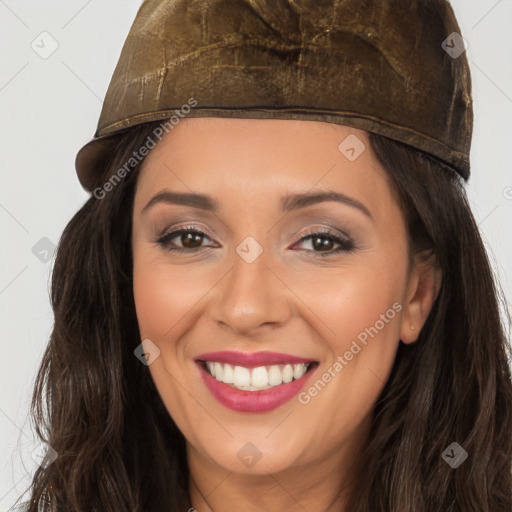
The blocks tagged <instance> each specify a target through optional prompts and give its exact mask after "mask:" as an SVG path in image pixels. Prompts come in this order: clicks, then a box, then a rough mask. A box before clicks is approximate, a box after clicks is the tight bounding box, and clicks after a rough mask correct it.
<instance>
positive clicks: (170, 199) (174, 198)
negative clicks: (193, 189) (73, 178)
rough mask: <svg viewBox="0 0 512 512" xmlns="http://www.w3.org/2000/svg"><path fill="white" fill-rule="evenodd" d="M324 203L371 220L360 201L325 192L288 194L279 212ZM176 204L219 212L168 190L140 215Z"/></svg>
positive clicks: (199, 198)
mask: <svg viewBox="0 0 512 512" xmlns="http://www.w3.org/2000/svg"><path fill="white" fill-rule="evenodd" d="M326 201H335V202H338V203H342V204H345V205H347V206H351V207H353V208H357V209H358V210H359V211H361V212H363V213H364V214H365V215H366V216H367V217H369V218H370V219H372V220H373V217H372V214H371V213H370V210H369V209H368V208H367V207H366V206H365V205H364V204H363V203H361V202H360V201H358V200H357V199H354V198H353V197H350V196H347V195H345V194H342V193H340V192H334V191H327V192H316V193H312V192H307V193H304V194H289V195H287V196H285V197H283V198H281V210H282V211H283V212H291V211H293V210H298V209H300V208H306V207H308V206H312V205H315V204H319V203H323V202H326ZM159 203H164V204H176V205H181V206H189V207H192V208H198V209H200V210H205V211H210V212H214V213H217V212H218V211H219V203H218V201H216V200H215V199H213V198H212V197H210V196H206V195H204V194H192V193H179V192H170V191H169V190H162V191H161V192H159V193H158V194H156V195H155V196H154V197H153V198H152V199H151V200H150V201H149V202H148V203H147V204H146V206H144V208H143V209H142V212H141V213H145V212H146V211H147V210H149V209H150V208H151V207H153V206H154V205H156V204H159Z"/></svg>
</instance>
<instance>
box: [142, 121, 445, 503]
mask: <svg viewBox="0 0 512 512" xmlns="http://www.w3.org/2000/svg"><path fill="white" fill-rule="evenodd" d="M350 134H355V135H356V136H357V137H358V138H359V139H360V140H361V141H362V142H363V143H364V144H365V146H366V149H365V150H364V151H363V152H362V154H361V155H360V156H359V157H358V158H357V159H356V160H354V161H350V160H349V159H347V158H346V156H345V155H344V154H342V152H341V151H340V150H339V149H338V146H339V144H340V143H341V142H342V141H343V140H344V139H345V138H346V137H347V136H348V135H350ZM164 189H167V190H170V191H173V192H183V193H187V192H188V193H190V192H194V193H201V194H207V195H209V196H211V197H213V198H215V199H216V200H217V201H218V202H219V211H218V212H217V213H212V212H206V211H202V210H199V209H196V208H193V207H189V206H180V205H175V204H165V203H162V202H161V203H157V204H154V205H153V206H152V207H150V208H149V209H147V210H146V211H144V212H143V211H142V210H143V208H144V206H145V205H146V204H147V203H148V202H149V201H150V200H151V199H152V198H153V197H154V196H155V195H156V194H157V193H159V192H161V191H162V190H164ZM326 190H334V191H336V192H340V193H343V194H346V195H348V196H350V197H352V198H354V199H356V200H357V201H359V202H360V203H362V204H363V205H365V206H366V207H367V209H368V210H369V212H370V214H371V217H372V218H369V217H368V216H366V215H365V214H364V213H363V212H362V211H360V210H359V209H357V208H355V207H353V206H350V205H347V204H340V203H337V202H334V201H327V202H323V203H319V204H316V205H312V206H308V207H306V208H302V209H299V210H296V211H291V212H288V213H286V214H284V213H282V211H281V210H280V202H279V201H280V199H281V197H283V196H286V195H287V194H292V193H303V192H319V191H326ZM189 225H192V226H193V227H194V228H196V229H198V230H200V231H203V232H205V233H206V236H205V237H203V238H201V237H199V238H196V239H193V240H192V243H189V245H188V246H186V245H185V244H186V243H187V240H186V239H185V241H184V238H185V237H182V236H179V235H177V236H176V237H175V238H173V239H172V242H170V241H168V242H167V244H168V245H169V246H171V247H181V248H183V247H189V248H194V247H201V248H202V250H201V251H198V252H196V253H194V252H189V253H183V254H177V253H173V252H169V251H168V250H166V249H165V248H164V247H162V246H161V245H159V244H158V243H157V242H155V240H156V239H157V238H158V237H159V235H161V234H162V232H170V231H172V230H176V229H178V228H180V227H184V226H189ZM318 229H327V230H329V231H330V232H331V233H333V234H334V235H336V234H340V233H339V231H337V230H340V231H341V232H342V233H345V235H346V236H348V237H349V238H350V239H351V240H353V241H354V242H355V244H356V248H355V249H354V250H353V251H352V252H338V253H335V252H333V251H334V250H335V249H336V248H338V247H339V245H338V243H336V242H332V243H330V244H329V242H328V239H325V238H321V240H320V242H321V243H323V244H326V248H324V249H322V248H321V247H320V248H318V245H317V248H315V246H314V245H313V240H312V239H311V238H309V239H306V240H303V241H302V242H301V241H300V240H301V238H302V237H303V236H305V235H307V234H311V233H315V232H316V231H317V230H318ZM248 236H251V237H253V238H254V239H255V240H256V241H257V242H258V243H259V244H260V246H261V247H262V248H263V253H262V254H261V255H260V256H259V257H258V258H257V259H256V260H255V261H254V262H252V263H247V262H246V261H245V260H244V259H242V258H241V257H240V256H239V255H238V254H237V252H236V248H237V246H238V245H239V244H240V243H241V242H242V241H243V240H244V239H245V238H246V237H248ZM322 236H323V235H322ZM132 248H133V257H134V267H133V277H134V290H133V291H134V299H135V304H136V310H137V318H138V322H139V327H140V333H141V339H142V340H144V339H147V338H149V339H150V340H151V341H152V342H153V343H154V344H155V345H156V346H157V347H158V349H159V350H160V355H159V357H157V358H156V359H155V360H154V361H153V362H152V363H151V364H150V365H149V366H148V368H149V371H150V373H151V376H152V378H153V380H154V382H155V384H156V387H157V389H158V392H159V394H160V396H161V397H162V399H163V402H164V403H165V406H166V408H167V410H168V411H169V414H170V415H171V416H172V417H173V419H174V421H175V422H176V424H177V425H178V427H179V428H180V430H181V431H182V432H183V434H184V436H185V438H186V440H187V456H188V463H189V467H190V472H191V478H190V495H191V499H192V504H193V506H194V508H195V509H197V510H198V511H199V512H209V511H215V512H219V511H224V510H226V504H229V509H230V510H244V511H247V512H252V511H261V510H265V511H268V512H273V511H282V510H289V511H303V510H310V511H313V510H315V511H323V510H325V511H328V510H329V511H330V510H333V511H334V510H340V509H341V510H343V502H344V498H342V500H340V502H339V503H337V504H336V506H331V507H329V504H330V502H331V500H332V499H333V497H334V496H335V493H336V491H337V490H338V488H339V486H340V485H341V483H342V482H346V483H347V492H349V490H350V489H355V488H356V487H357V481H353V480H354V478H353V477H354V475H356V474H357V471H356V469H357V460H358V459H357V454H358V452H359V451H360V450H361V449H362V447H363V446H364V444H365V442H366V440H367V438H368V429H369V427H370V419H371V411H372V408H373V406H374V405H375V403H376V401H377V399H378V397H379V394H380V393H381V391H382V389H383V387H384V385H385V383H386V381H387V379H388V377H389V374H390V371H391V367H392V364H393V361H394V357H395V354H396V350H397V348H398V345H399V343H400V340H402V342H404V343H413V342H415V341H416V339H417V337H418V335H419V333H420V331H421V328H422V326H423V325H424V322H425V321H426V318H427V316H428V313H429V311H430V309H431V307H432V303H433V301H434V299H435V296H436V294H437V291H438V289H439V285H440V275H439V272H438V271H437V270H436V269H435V267H433V266H432V265H426V264H422V263H420V261H419V259H414V260H413V264H412V265H410V264H409V261H410V260H409V252H408V251H409V249H408V242H407V235H406V224H405V219H404V217H403V214H402V212H401V210H400V209H399V207H398V204H397V202H396V201H395V198H394V196H393V194H392V191H391V188H390V186H389V183H388V178H387V174H386V172H385V171H384V169H383V168H382V167H381V165H380V164H379V163H378V161H377V159H376V156H375V155H374V153H373V152H372V150H371V148H370V144H369V142H368V134H367V133H366V132H364V131H360V130H357V129H354V128H349V127H346V126H341V125H334V124H330V123H322V122H313V121H289V120H248V119H221V118H204V119H193V118H189V119H184V120H182V121H181V122H180V123H179V125H177V126H175V127H174V129H173V130H172V131H170V132H169V134H167V135H166V136H165V137H164V138H163V140H162V141H161V142H160V143H159V144H158V145H157V146H156V148H155V149H153V150H152V151H151V153H150V154H149V155H148V157H147V158H146V160H145V162H144V165H143V166H142V168H141V171H140V176H139V178H138V184H137V189H136V195H135V203H134V209H133V231H132ZM189 250H190V249H189ZM325 252H331V255H330V256H327V257H321V256H318V254H325ZM315 255H316V257H315ZM394 303H399V304H400V305H401V306H402V307H401V311H400V312H398V313H397V314H396V315H395V316H394V318H393V319H390V320H388V322H386V323H385V325H384V327H383V328H381V329H380V330H379V332H378V334H377V335H374V337H373V338H368V343H367V345H366V346H363V348H362V350H361V351H360V352H358V353H357V355H355V356H354V357H353V359H352V360H351V361H349V362H348V364H347V365H346V366H344V367H343V369H342V370H341V371H339V372H338V373H336V372H335V373H336V377H335V378H332V380H331V381H330V382H329V383H328V384H327V385H326V386H325V387H324V388H323V389H322V390H321V391H320V392H319V393H318V394H317V395H316V396H314V397H312V398H311V400H310V401H309V403H307V404H301V403H299V402H298V400H297V399H296V397H295V398H292V399H291V400H290V401H288V402H286V403H285V404H283V405H281V406H280V407H278V408H276V409H274V410H272V411H268V412H266V413H259V414H254V413H242V412H237V411H232V410H230V409H228V408H226V407H224V406H223V405H221V404H220V403H219V402H217V401H216V399H215V398H214V397H213V396H212V395H211V394H210V392H209V391H208V390H207V388H206V387H205V386H204V384H203V382H202V380H201V379H200V375H199V371H198V368H197V366H196V364H195V363H194V358H195V357H196V356H197V355H199V354H201V353H203V352H207V351H215V350H240V351H244V352H258V351H262V350H270V351H276V352H284V353H288V354H292V355H296V356H301V357H305V358H308V359H312V360H316V361H318V362H319V367H318V368H317V369H316V370H315V371H316V375H317V376H318V377H315V378H314V379H313V381H312V382H314V381H315V380H316V379H317V378H319V377H321V375H322V374H323V373H324V372H326V371H327V369H328V368H329V367H331V368H332V366H333V363H334V362H335V361H336V357H337V356H343V354H345V353H346V352H347V350H349V349H350V347H351V344H352V342H353V341H354V340H355V339H357V336H358V334H360V333H361V332H363V331H364V330H365V328H369V327H370V326H374V325H375V324H376V321H377V320H379V318H381V316H380V315H382V314H385V313H386V311H387V310H389V309H390V308H392V305H393V304H394ZM248 442H251V443H252V444H253V445H255V446H256V447H257V448H258V450H259V452H261V454H262V456H261V459H260V460H259V461H258V462H257V463H256V464H255V465H253V466H252V467H246V466H245V465H244V464H243V463H242V462H241V461H240V459H239V458H238V457H237V453H238V451H239V450H240V449H241V448H242V447H243V446H244V445H245V444H246V443H248ZM352 464H355V465H354V466H352Z"/></svg>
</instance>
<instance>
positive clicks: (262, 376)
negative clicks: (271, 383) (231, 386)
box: [237, 366, 268, 388]
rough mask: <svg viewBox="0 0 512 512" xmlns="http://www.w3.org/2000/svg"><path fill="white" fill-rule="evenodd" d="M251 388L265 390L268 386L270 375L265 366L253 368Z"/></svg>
mask: <svg viewBox="0 0 512 512" xmlns="http://www.w3.org/2000/svg"><path fill="white" fill-rule="evenodd" d="M237 384H238V383H237ZM251 386H253V387H255V388H263V387H265V386H268V373H267V369H266V368H265V367H264V366H258V367H257V368H253V370H252V374H251Z"/></svg>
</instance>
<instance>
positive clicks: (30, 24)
mask: <svg viewBox="0 0 512 512" xmlns="http://www.w3.org/2000/svg"><path fill="white" fill-rule="evenodd" d="M140 3H141V2H140V0H139V1H136V0H122V1H121V0H108V1H105V0H103V1H101V0H88V1H87V0H81V1H77V0H65V1H64V0H62V1H34V0H32V1H24V0H17V1H14V0H0V48H2V51H1V54H0V59H1V61H0V114H1V115H0V144H1V146H0V147H1V149H2V150H1V152H0V173H1V184H2V186H1V188H0V233H1V243H0V251H1V253H0V258H1V260H0V261H1V265H0V314H1V323H0V329H1V343H2V349H3V350H2V352H3V354H4V356H5V357H4V358H0V512H5V511H7V510H9V508H10V507H11V506H12V505H13V503H14V501H15V500H16V498H17V497H18V496H19V495H20V494H21V493H22V492H23V491H24V490H25V488H26V486H27V485H28V482H29V476H30V475H31V474H32V473H33V471H34V469H35V467H36V461H37V460H38V456H37V455H35V456H34V458H35V460H34V459H33V458H32V457H31V453H32V451H33V450H34V449H37V447H38V446H37V443H35V441H34V438H33V434H32V430H31V426H30V423H29V420H28V403H29V400H30V394H31V391H32V386H33V383H34V378H35V373H36V371H37V368H38V364H39V362H40V359H41V356H42V353H43V349H44V347H45V345H46V342H47V340H48V336H49V334H50V331H51V326H52V312H51V308H50V305H49V299H48V294H49V291H48V289H49V288H48V285H49V277H50V270H51V265H52V262H53V259H52V255H53V253H52V251H53V246H54V245H55V244H57V242H58V240H59V237H60V234H61V232H62V230H63V229H64V227H65V225H66V224H67V223H68V221H69V220H70V219H71V217H72V216H73V214H74V213H75V212H76V211H77V210H78V209H79V208H80V206H81V205H82V204H83V203H84V201H85V200H86V199H87V197H88V195H87V194H86V193H85V192H84V191H83V190H82V189H81V187H80V185H79V183H78V180H77V178H76V175H75V171H74V159H75V155H76V152H77V151H78V149H79V148H80V147H81V146H82V145H83V144H84V143H86V142H87V141H89V140H90V138H91V137H92V136H93V133H94V131H95V129H96V124H97V121H98V117H99V114H100V109H101V105H102V99H103V97H104V95H105V92H106V90H107V87H108V83H109V81H110V78H111V75H112V72H113V70H114V67H115V64H116V62H117V59H118V56H119V52H120V50H121V47H122V44H123V42H124V39H125V37H126V35H127V33H128V31H129V29H130V26H131V24H132V21H133V19H134V17H135V14H136V12H137V9H138V7H139V5H140ZM451 3H452V5H453V8H454V10H455V13H456V15H457V18H458V21H459V24H460V26H461V31H462V35H463V36H464V38H465V39H466V41H467V42H468V50H467V55H468V58H469V62H470V66H471V70H472V80H473V98H474V109H475V129H474V138H473V146H472V152H471V163H472V177H471V178H470V182H469V184H468V185H467V190H468V195H469V198H470V200H471V205H472V208H473V212H474V214H475V217H476V219H477V221H478V223H479V225H480V228H481V230H482V234H483V237H484V240H485V243H486V247H487V249H488V252H489V256H490V258H491V261H492V264H493V267H494V268H495V272H496V273H497V275H498V277H499V279H500V281H501V283H502V286H503V289H504V292H505V295H506V297H507V299H508V302H509V303H510V299H511V297H512V290H511V286H512V259H511V258H510V254H511V252H512V251H511V249H512V236H511V234H510V220H511V219H512V173H511V172H510V165H511V164H510V162H509V158H510V157H509V153H510V144H511V143H512V137H511V135H512V32H511V31H510V26H511V25H512V0H500V1H498V0H452V2H451ZM43 32H47V33H48V34H49V35H44V34H43V35H41V34H42V33H43ZM439 44H441V41H440V42H439ZM52 45H58V47H57V49H56V50H55V51H54V53H53V54H51V55H50V56H47V55H44V53H43V52H45V51H46V52H49V51H50V50H51V49H52ZM38 52H39V53H38ZM41 54H43V57H47V58H42V56H41Z"/></svg>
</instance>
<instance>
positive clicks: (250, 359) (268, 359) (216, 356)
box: [196, 351, 315, 368]
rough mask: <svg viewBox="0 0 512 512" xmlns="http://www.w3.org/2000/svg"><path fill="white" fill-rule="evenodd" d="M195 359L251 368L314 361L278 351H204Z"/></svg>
mask: <svg viewBox="0 0 512 512" xmlns="http://www.w3.org/2000/svg"><path fill="white" fill-rule="evenodd" d="M196 360H200V361H216V362H219V363H228V364H232V365H234V366H245V367H247V368H253V367H257V366H268V365H274V364H288V363H291V364H299V363H311V362H315V361H314V360H313V359H305V358H303V357H298V356H292V355H290V354H282V353H279V352H268V351H266V352H265V351H263V352H252V353H247V352H233V351H220V352H205V353H204V354H199V355H198V356H197V357H196Z"/></svg>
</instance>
